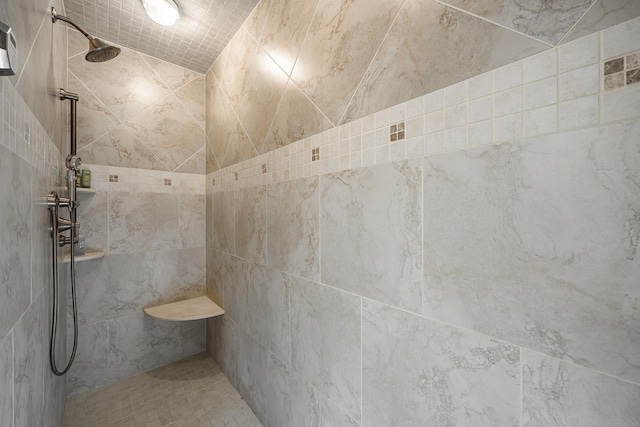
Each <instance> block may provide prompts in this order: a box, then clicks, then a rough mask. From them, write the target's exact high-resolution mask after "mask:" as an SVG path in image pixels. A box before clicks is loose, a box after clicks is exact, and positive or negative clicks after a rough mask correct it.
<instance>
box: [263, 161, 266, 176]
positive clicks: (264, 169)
mask: <svg viewBox="0 0 640 427" xmlns="http://www.w3.org/2000/svg"><path fill="white" fill-rule="evenodd" d="M265 173H267V164H266V163H263V164H262V174H263V175H264V174H265Z"/></svg>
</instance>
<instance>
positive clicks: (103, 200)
mask: <svg viewBox="0 0 640 427" xmlns="http://www.w3.org/2000/svg"><path fill="white" fill-rule="evenodd" d="M94 188H95V185H94ZM104 190H105V189H104V188H102V187H101V188H99V189H97V191H96V193H95V194H93V195H88V196H80V198H79V201H80V206H78V209H77V216H78V222H80V235H82V236H84V237H85V246H86V248H92V249H99V250H101V251H106V250H107V249H108V247H109V193H108V191H104Z"/></svg>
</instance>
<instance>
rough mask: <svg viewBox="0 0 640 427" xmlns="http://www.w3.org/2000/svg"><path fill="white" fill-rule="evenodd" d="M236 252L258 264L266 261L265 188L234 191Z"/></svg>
mask: <svg viewBox="0 0 640 427" xmlns="http://www.w3.org/2000/svg"><path fill="white" fill-rule="evenodd" d="M234 213H235V215H234V216H235V250H236V254H237V255H238V256H240V257H242V258H246V259H248V260H251V261H253V262H256V263H259V264H266V262H267V188H266V187H265V186H262V185H261V186H259V187H253V188H246V189H242V190H238V191H236V192H235V201H234Z"/></svg>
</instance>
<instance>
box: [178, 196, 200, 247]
mask: <svg viewBox="0 0 640 427" xmlns="http://www.w3.org/2000/svg"><path fill="white" fill-rule="evenodd" d="M178 216H179V221H180V224H179V227H180V247H181V248H204V247H205V244H206V241H205V235H204V234H203V233H202V230H204V229H205V227H206V211H205V195H204V194H180V211H179V212H178Z"/></svg>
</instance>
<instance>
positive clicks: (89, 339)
mask: <svg viewBox="0 0 640 427" xmlns="http://www.w3.org/2000/svg"><path fill="white" fill-rule="evenodd" d="M67 326H68V328H69V330H68V333H67V336H69V337H71V336H72V335H71V334H72V333H73V331H72V329H70V328H71V327H72V326H71V325H67ZM108 354H109V332H108V321H102V322H96V323H89V324H80V325H79V326H78V350H77V353H76V358H75V360H74V362H73V365H72V367H71V370H70V371H69V374H68V375H67V387H68V390H69V394H70V395H73V394H77V393H82V392H85V391H89V390H93V389H96V388H98V387H100V386H103V385H105V384H107V383H108V382H110V381H111V377H110V375H109V365H108Z"/></svg>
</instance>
